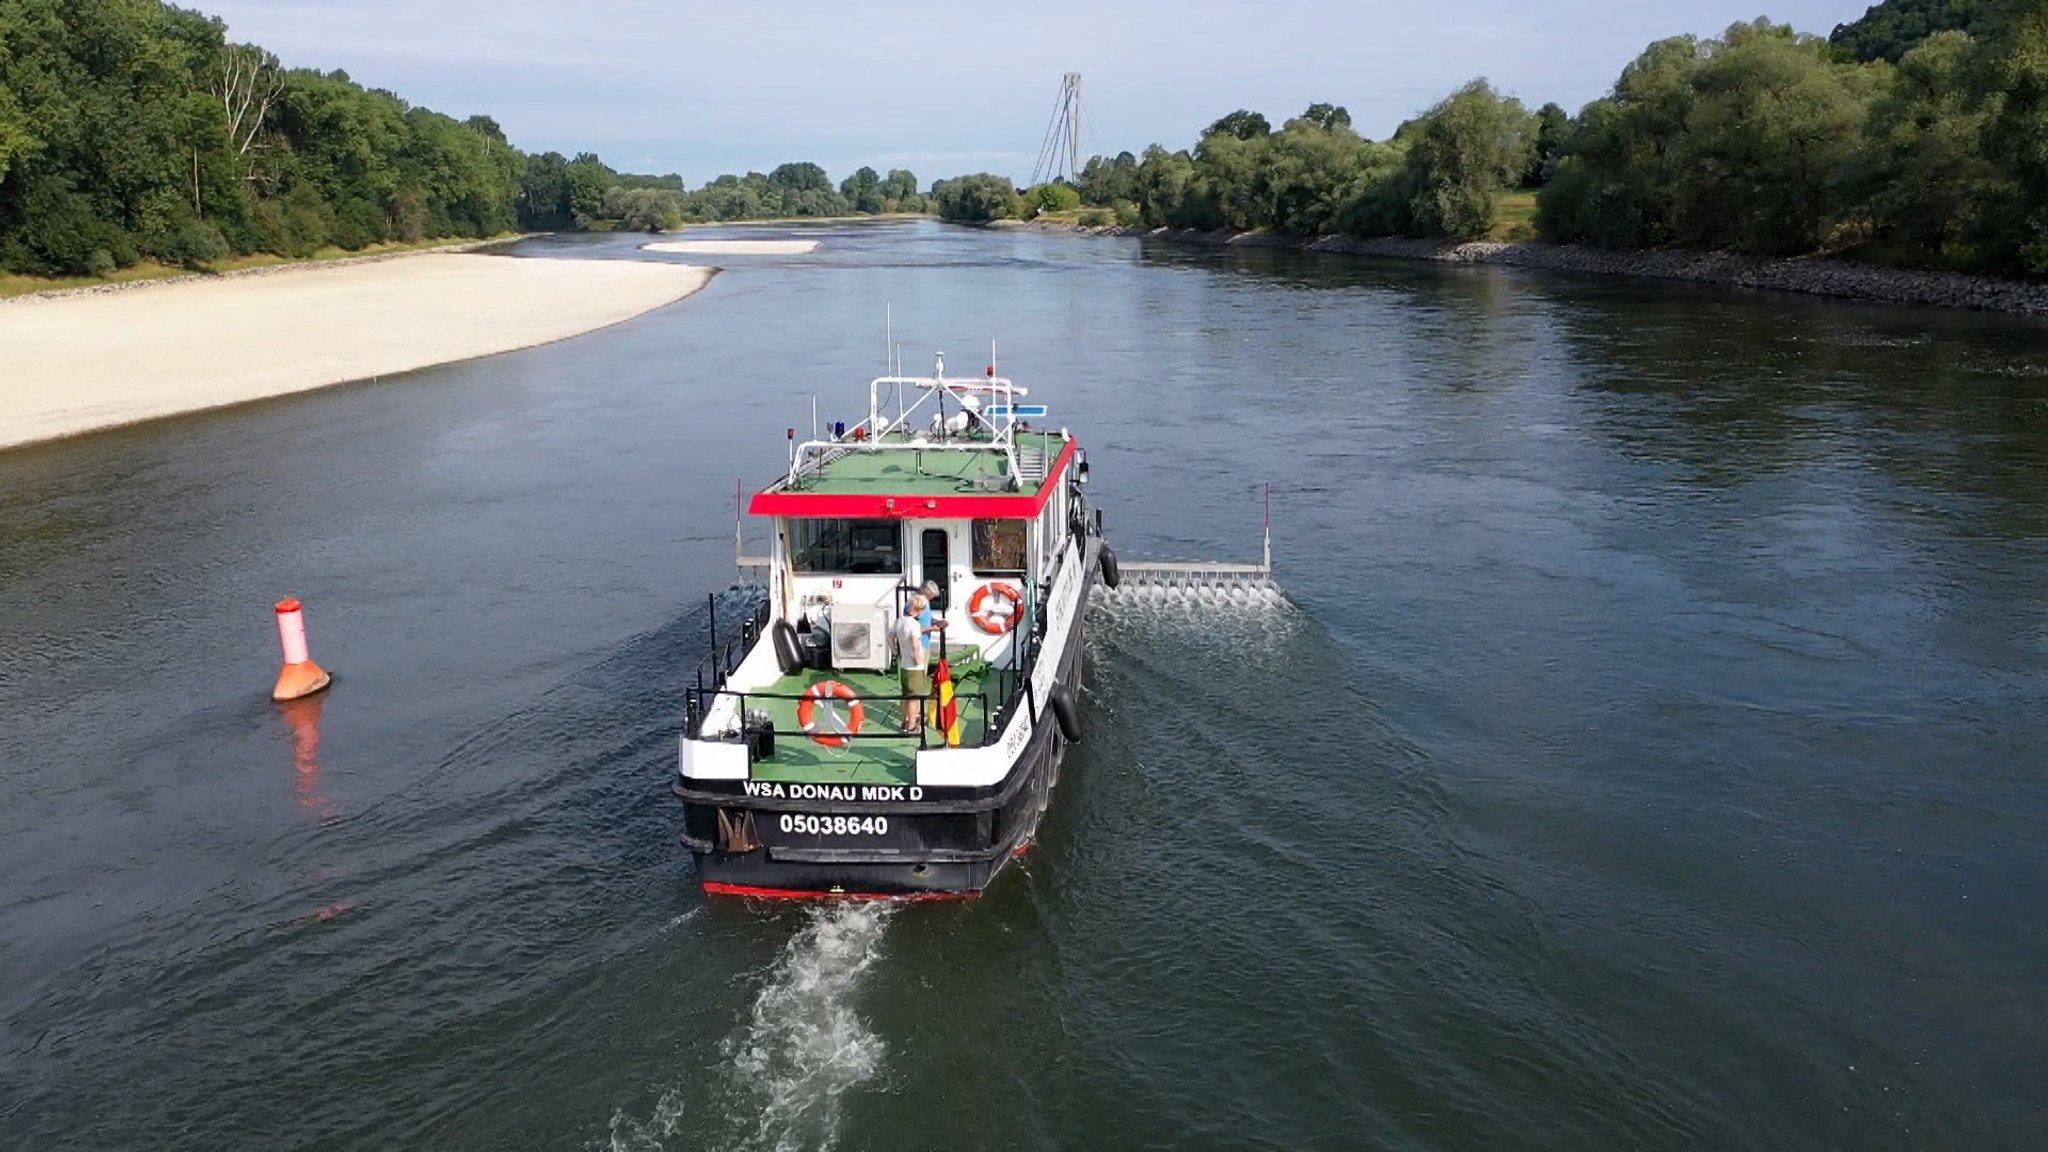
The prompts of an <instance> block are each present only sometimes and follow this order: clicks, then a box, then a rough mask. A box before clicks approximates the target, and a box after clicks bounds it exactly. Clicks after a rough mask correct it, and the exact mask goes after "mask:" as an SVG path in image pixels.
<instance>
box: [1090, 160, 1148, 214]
mask: <svg viewBox="0 0 2048 1152" xmlns="http://www.w3.org/2000/svg"><path fill="white" fill-rule="evenodd" d="M1077 183H1078V184H1079V186H1080V189H1081V202H1082V203H1083V204H1097V205H1101V204H1113V203H1115V202H1116V201H1118V200H1133V199H1136V197H1137V195H1138V158H1137V157H1136V156H1133V155H1131V154H1130V153H1129V152H1119V153H1117V154H1116V155H1115V156H1114V157H1113V158H1110V159H1107V160H1105V159H1104V158H1102V157H1100V156H1091V157H1089V159H1088V163H1087V164H1086V165H1084V166H1082V168H1081V175H1080V177H1079V179H1078V181H1077Z"/></svg>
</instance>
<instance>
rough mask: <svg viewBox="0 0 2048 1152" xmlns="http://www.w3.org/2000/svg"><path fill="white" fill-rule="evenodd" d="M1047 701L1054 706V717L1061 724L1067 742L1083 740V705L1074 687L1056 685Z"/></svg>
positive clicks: (1074, 742)
mask: <svg viewBox="0 0 2048 1152" xmlns="http://www.w3.org/2000/svg"><path fill="white" fill-rule="evenodd" d="M1046 703H1047V704H1048V705H1050V706H1051V708H1052V718H1053V720H1054V721H1056V722H1057V723H1058V724H1059V726H1060V735H1061V736H1064V737H1066V740H1067V743H1069V744H1079V743H1080V742H1081V735H1082V732H1081V705H1080V704H1079V702H1077V701H1076V700H1075V699H1074V693H1073V690H1072V689H1069V688H1065V687H1055V688H1053V690H1052V693H1051V694H1050V696H1049V697H1048V698H1047V700H1046Z"/></svg>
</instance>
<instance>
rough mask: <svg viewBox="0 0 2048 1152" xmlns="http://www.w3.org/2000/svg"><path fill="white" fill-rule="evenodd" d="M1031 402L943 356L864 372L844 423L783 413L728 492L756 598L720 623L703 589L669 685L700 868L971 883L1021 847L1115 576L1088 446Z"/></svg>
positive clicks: (707, 884)
mask: <svg viewBox="0 0 2048 1152" xmlns="http://www.w3.org/2000/svg"><path fill="white" fill-rule="evenodd" d="M1047 416H1048V409H1047V406H1046V405H1044V404H1035V403H1031V402H1029V392H1028V390H1027V389H1025V388H1022V387H1019V386H1017V385H1016V384H1015V383H1014V382H1013V381H1011V380H1010V379H1009V378H1007V377H1003V376H998V375H997V374H996V369H995V366H994V365H990V366H989V367H988V369H987V371H986V373H985V374H983V375H979V376H966V377H948V376H947V375H946V371H945V360H944V357H943V356H941V357H939V358H938V363H937V366H936V368H935V369H934V370H933V374H932V375H930V376H905V375H900V374H891V375H885V376H880V377H876V378H875V379H873V380H872V381H870V382H869V385H868V407H867V413H866V416H865V418H864V419H861V420H859V421H858V422H857V423H854V424H853V425H851V426H850V427H849V426H848V425H846V424H845V423H844V422H835V423H833V424H831V425H830V426H829V428H826V429H823V430H821V431H814V433H813V436H812V437H811V438H810V439H806V440H804V441H802V442H798V440H797V438H796V430H795V429H793V428H792V429H789V430H788V441H789V454H788V462H787V467H786V469H785V471H784V472H783V474H782V475H781V476H780V477H778V478H777V479H776V480H775V481H774V482H772V483H770V484H768V485H767V486H765V487H763V488H761V489H759V490H758V491H755V492H753V493H752V494H751V495H750V496H749V497H747V499H746V506H745V509H744V517H743V518H744V519H746V520H748V521H749V522H751V523H755V524H757V525H764V526H765V528H766V530H767V536H768V538H769V540H770V546H769V552H768V555H767V556H766V557H765V558H763V559H761V560H758V561H755V562H754V563H755V564H758V565H759V566H760V567H761V569H762V570H763V573H764V575H763V579H762V580H761V582H760V594H759V599H758V603H756V604H754V605H753V606H752V607H751V609H750V610H749V611H747V612H746V614H745V615H744V616H743V617H742V618H741V619H739V620H737V621H730V620H729V621H728V622H727V623H728V626H729V629H730V630H729V631H727V632H725V633H721V632H720V631H719V625H718V622H717V620H716V615H717V613H716V611H715V609H716V604H717V601H716V599H715V598H714V601H713V609H714V611H713V614H712V615H713V620H712V623H711V633H712V635H711V651H710V655H709V656H708V657H707V658H706V662H705V664H704V665H703V666H702V667H700V668H699V670H698V672H697V676H696V680H695V682H694V684H693V685H692V686H691V687H690V688H689V689H688V698H687V702H686V706H685V728H684V732H683V735H682V739H681V757H680V765H679V769H678V772H679V775H678V777H677V781H676V786H675V791H676V794H677V795H678V796H679V797H680V798H681V800H682V804H683V825H684V830H683V840H684V843H685V844H686V845H687V846H688V848H689V850H690V852H691V853H692V855H693V856H694V858H695V861H696V866H697V872H698V875H699V877H700V879H701V881H702V883H703V886H704V888H705V889H706V890H707V891H709V892H712V893H718V894H727V895H739V896H848V897H884V898H938V897H965V896H973V895H976V894H978V893H980V892H981V891H983V890H984V889H986V888H987V887H988V886H989V884H990V883H991V882H992V881H994V880H995V878H996V877H997V876H998V875H999V874H1000V873H1001V872H1002V871H1003V869H1004V868H1005V867H1006V866H1007V865H1009V864H1010V862H1011V861H1013V860H1015V859H1017V858H1018V857H1020V856H1022V855H1023V854H1024V853H1025V851H1026V850H1027V849H1028V848H1029V847H1030V846H1031V844H1032V843H1033V841H1034V839H1035V838H1036V837H1037V835H1038V833H1039V827H1040V822H1041V821H1042V820H1043V818H1044V816H1045V812H1046V809H1047V806H1048V804H1049V802H1050V799H1051V796H1052V792H1053V788H1054V786H1055V785H1056V784H1057V783H1058V782H1059V774H1060V767H1061V764H1062V762H1063V761H1064V759H1065V757H1066V754H1067V752H1068V750H1069V749H1070V748H1071V747H1072V746H1073V745H1074V744H1075V743H1077V742H1079V741H1080V740H1081V738H1082V735H1083V733H1082V729H1081V722H1082V715H1081V710H1080V687H1081V684H1080V682H1081V675H1082V666H1083V663H1082V645H1083V620H1084V618H1085V615H1086V609H1087V605H1088V602H1089V597H1090V595H1091V593H1093V592H1094V591H1095V590H1096V588H1097V587H1098V585H1106V586H1108V587H1115V585H1116V583H1117V581H1118V579H1119V572H1118V569H1117V562H1116V556H1115V554H1114V553H1113V552H1112V551H1111V550H1110V548H1109V546H1108V544H1107V543H1106V541H1105V540H1104V536H1103V518H1102V514H1101V512H1100V511H1099V510H1098V509H1096V508H1095V507H1094V505H1093V504H1092V503H1091V502H1090V500H1089V499H1088V496H1087V483H1088V458H1087V454H1086V453H1085V451H1083V449H1082V448H1081V446H1080V444H1079V442H1078V441H1077V439H1076V438H1075V437H1074V435H1073V434H1072V433H1071V432H1069V431H1068V430H1067V429H1066V428H1054V427H1053V426H1051V425H1050V424H1047V423H1046V422H1045V421H1046V419H1047ZM814 428H815V418H814ZM927 586H936V589H937V593H936V595H935V596H933V597H931V605H930V610H931V613H932V617H931V619H932V625H931V627H930V630H929V632H927V633H926V635H927V636H928V637H929V639H930V641H931V643H930V649H931V653H930V655H931V666H932V676H931V685H930V689H929V691H928V692H927V693H923V694H919V695H907V694H906V693H905V691H904V690H903V688H902V686H901V681H900V679H899V676H898V672H899V671H900V669H897V668H895V667H894V666H893V663H892V662H893V659H894V650H895V649H896V648H897V647H898V645H897V644H895V643H892V642H891V641H892V628H893V627H895V626H896V624H897V621H898V620H899V619H901V618H902V617H904V616H905V615H906V614H907V612H909V611H910V609H911V604H912V601H911V598H912V597H913V596H914V595H917V594H919V591H920V589H923V588H925V587H927ZM727 614H728V615H731V613H730V611H728V613H727ZM919 627H920V629H922V628H923V625H919ZM920 720H921V721H922V722H921V723H920ZM906 728H911V729H915V731H914V732H906V731H905V729H906Z"/></svg>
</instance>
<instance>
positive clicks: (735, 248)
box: [640, 240, 818, 256]
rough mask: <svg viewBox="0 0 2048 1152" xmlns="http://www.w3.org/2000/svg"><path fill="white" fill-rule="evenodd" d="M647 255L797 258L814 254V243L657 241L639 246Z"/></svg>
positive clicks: (806, 241)
mask: <svg viewBox="0 0 2048 1152" xmlns="http://www.w3.org/2000/svg"><path fill="white" fill-rule="evenodd" d="M640 247H641V248H642V249H643V250H644V251H648V252H682V253H686V254H693V255H699V256H800V255H802V254H804V253H806V252H816V251H817V250H818V242H817V241H816V240H657V241H655V242H654V243H652V244H642V245H641V246H640Z"/></svg>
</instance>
